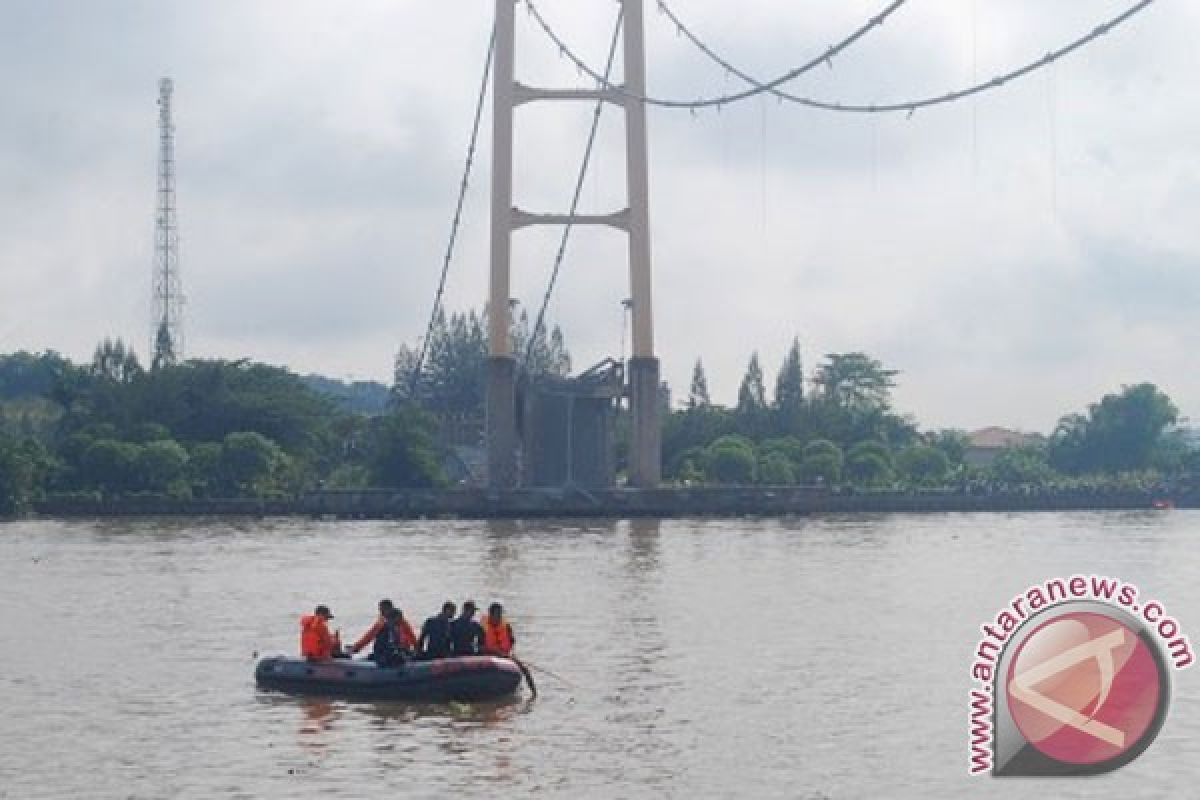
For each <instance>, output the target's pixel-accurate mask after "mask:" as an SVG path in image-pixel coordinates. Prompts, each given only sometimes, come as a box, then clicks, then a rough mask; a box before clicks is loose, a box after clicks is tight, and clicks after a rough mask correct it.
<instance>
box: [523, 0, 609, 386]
mask: <svg viewBox="0 0 1200 800" xmlns="http://www.w3.org/2000/svg"><path fill="white" fill-rule="evenodd" d="M624 16H625V7H624V6H621V7H620V8H619V9H618V10H617V23H616V27H614V28H613V35H612V43H611V44H610V45H609V46H608V60H607V61H606V62H605V64H604V81H605V82H606V83H607V82H608V79H609V76H610V75H611V74H612V68H613V61H614V59H615V58H616V55H617V42H618V41H619V40H620V38H621V21H622V19H623V18H624ZM603 110H604V100H597V101H596V107H595V108H594V109H593V110H592V128H591V130H590V131H589V132H588V138H587V146H586V147H584V150H583V162H582V163H581V164H580V165H579V176H578V177H577V178H576V180H575V194H574V195H573V196H572V197H571V210H570V211H569V212H567V215H568V216H569V217H573V216H575V212H576V211H577V210H578V209H579V198H580V196H581V195H582V194H583V183H584V179H585V178H586V177H587V171H588V166H589V164H590V163H591V160H592V150H593V149H594V148H595V145H596V132H597V131H598V130H599V128H600V114H601V112H603ZM573 227H574V226H573V225H572V223H570V222H568V223H567V224H566V225H564V226H563V231H562V238H561V239H559V242H558V252H557V253H556V254H555V256H554V269H553V270H551V272H550V281H549V283H548V284H547V286H546V294H545V296H544V297H543V298H542V307H541V308H540V309H538V314H537V320H536V321H535V322H534V324H533V331H532V333H531V334H530V336H529V341H528V342H527V343H526V345H525V359H524V361H523V362H522V368H523V369H524V370H525V371H528V370H529V361H530V359H531V358H532V357H533V346H534V344H535V343H536V342H537V338H538V334H539V333H541V330H542V327H543V326H544V324H545V320H546V308H547V306H549V305H550V295H551V293H553V292H554V285H555V283H556V282H557V281H558V273H559V270H560V269H561V268H562V263H563V258H564V257H565V256H566V252H567V240H568V239H570V237H571V230H572V228H573Z"/></svg>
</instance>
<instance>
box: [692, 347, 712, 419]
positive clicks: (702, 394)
mask: <svg viewBox="0 0 1200 800" xmlns="http://www.w3.org/2000/svg"><path fill="white" fill-rule="evenodd" d="M711 405H712V400H710V399H709V396H708V378H707V377H706V376H705V375H704V364H702V363H701V362H700V359H698V358H697V359H696V366H695V367H693V368H692V385H691V387H690V388H689V390H688V399H687V407H688V410H689V411H690V410H692V409H696V408H708V407H709V406H711Z"/></svg>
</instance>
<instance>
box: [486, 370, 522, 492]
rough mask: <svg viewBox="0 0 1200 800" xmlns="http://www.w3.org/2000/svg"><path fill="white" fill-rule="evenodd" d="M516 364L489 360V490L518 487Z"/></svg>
mask: <svg viewBox="0 0 1200 800" xmlns="http://www.w3.org/2000/svg"><path fill="white" fill-rule="evenodd" d="M516 375H517V360H516V359H515V358H513V357H512V356H490V357H489V358H488V360H487V466H488V486H490V487H492V488H493V489H514V488H516V486H517V384H516Z"/></svg>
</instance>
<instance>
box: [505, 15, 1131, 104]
mask: <svg viewBox="0 0 1200 800" xmlns="http://www.w3.org/2000/svg"><path fill="white" fill-rule="evenodd" d="M524 2H525V5H526V7H527V8H528V9H529V13H530V15H531V16H532V17H533V18H534V20H535V21H536V22H537V23H538V25H539V27H541V29H542V31H543V32H544V33H545V34H546V36H548V37H549V38H550V40H551V41H552V42H554V43H555V44H556V45H557V46H558V49H559V52H560V53H561V54H562V55H564V56H565V57H567V58H569V59H570V60H571V61H572V62H573V63H574V64H575V66H576V67H578V68H579V69H580V70H581V71H583V72H584V73H586V74H587V75H589V76H590V77H591V78H592V79H593V80H595V81H596V82H597V83H598V84H599V85H600V86H601V87H602V88H604V89H606V90H608V91H610V92H613V93H616V94H618V95H621V96H623V97H626V98H629V99H632V100H634V101H637V102H642V103H646V104H647V105H652V106H659V107H662V108H686V109H691V110H696V109H699V108H705V107H708V106H718V107H719V106H723V105H726V104H728V103H732V102H736V101H737V100H742V99H745V98H747V97H751V96H753V95H756V94H761V93H763V92H773V93H774V94H775V95H776V96H777V97H779V98H781V99H783V100H788V101H790V102H793V103H797V104H799V105H802V106H807V107H809V108H817V109H821V110H823V111H843V112H853V113H882V112H894V111H906V112H908V113H909V114H912V113H913V112H914V111H916V110H917V109H919V108H926V107H929V106H936V105H942V104H945V103H952V102H954V101H956V100H961V99H962V98H964V97H970V96H972V95H976V94H980V93H981V92H986V91H990V90H992V89H998V88H1000V87H1001V86H1003V85H1005V84H1006V83H1009V82H1010V81H1013V80H1016V79H1017V78H1022V77H1024V76H1025V75H1028V74H1029V73H1031V72H1034V71H1036V70H1039V69H1041V68H1043V67H1045V66H1048V65H1050V64H1053V63H1054V62H1055V61H1057V60H1059V59H1060V58H1063V57H1064V56H1066V55H1069V54H1070V53H1073V52H1074V51H1076V50H1078V49H1079V48H1081V47H1083V46H1085V45H1087V44H1089V43H1091V42H1092V41H1094V40H1096V39H1098V38H1100V37H1101V36H1103V35H1104V34H1106V33H1108V32H1109V31H1111V30H1112V29H1114V28H1116V27H1117V26H1119V25H1121V24H1122V23H1124V22H1126V21H1128V20H1129V19H1130V18H1131V17H1133V16H1134V15H1136V14H1138V13H1139V12H1141V11H1144V10H1145V9H1146V7H1148V6H1149V5H1151V4H1152V3H1153V2H1154V0H1141V2H1139V3H1136V4H1135V5H1133V6H1131V7H1130V8H1128V9H1127V10H1125V11H1124V12H1122V13H1121V14H1118V15H1117V16H1115V17H1113V18H1112V19H1110V20H1108V21H1107V22H1104V23H1103V24H1101V25H1097V26H1096V27H1095V28H1093V29H1092V30H1091V31H1090V32H1089V33H1087V34H1084V35H1083V36H1081V37H1079V38H1078V39H1075V40H1074V41H1072V42H1070V43H1069V44H1067V45H1064V46H1063V47H1060V48H1059V49H1057V50H1051V51H1050V52H1049V53H1047V54H1046V55H1044V56H1042V57H1041V58H1039V59H1036V60H1034V61H1030V62H1029V63H1027V64H1024V65H1022V66H1020V67H1018V68H1016V69H1014V70H1012V71H1010V72H1006V73H1004V74H1002V75H997V76H996V77H994V78H992V79H991V80H989V81H983V82H981V83H976V84H973V85H971V86H967V87H965V88H963V89H958V90H956V91H952V92H947V93H946V94H941V95H934V96H931V97H925V98H921V99H918V100H907V101H904V102H892V103H882V104H875V103H872V104H869V105H867V104H857V103H837V102H833V101H830V100H819V99H813V98H810V97H801V96H799V95H794V94H789V93H788V92H785V91H782V90H779V89H778V87H779V86H780V85H781V84H782V83H784V82H786V81H787V80H790V79H791V78H790V77H786V76H788V75H792V73H797V74H799V71H800V70H803V69H805V68H806V67H807V68H811V66H812V65H814V62H809V64H807V65H805V67H801V68H798V69H797V70H792V71H791V72H789V73H785V76H784V77H781V78H777V79H775V80H773V81H769V82H767V83H758V82H757V81H755V80H754V79H753V78H751V77H750V76H749V75H747V74H746V73H745V72H743V71H741V70H736V71H734V70H733V69H732V68H730V67H731V65H727V68H730V71H731V72H733V73H734V74H735V75H737V76H738V77H739V78H741V79H742V80H743V81H746V82H749V83H751V85H752V88H751V89H748V90H746V91H744V92H736V93H733V94H729V95H724V96H722V97H713V98H708V99H705V100H690V101H689V100H673V99H663V98H658V97H651V96H646V95H638V94H635V93H633V92H630V91H629V90H627V89H625V88H624V87H622V86H616V85H614V84H612V83H610V82H609V81H608V80H607V79H606V78H603V77H602V76H601V75H600V74H599V73H597V72H596V71H595V70H593V69H592V68H591V67H589V66H588V65H587V63H586V62H584V61H583V60H582V59H581V58H579V56H577V55H576V54H575V53H574V51H572V50H571V49H570V48H569V47H568V46H567V45H566V43H565V42H564V41H563V40H562V38H561V37H560V36H559V35H558V34H557V33H555V31H554V29H553V28H551V27H550V25H549V24H548V23H547V22H546V21H545V20H544V19H543V18H542V16H541V13H540V12H538V10H537V7H536V6H535V5H534V3H533V0H524ZM896 5H897V4H895V3H893V5H892V6H889V7H888V9H885V12H886V13H890V11H891V10H894V7H895V6H896ZM660 7H661V5H660ZM886 13H885V14H880V15H879V16H876V17H872V18H871V19H870V20H869V21H868V22H867V24H866V25H865V26H864V27H863V28H860V29H859V30H858V31H856V32H855V34H853V35H852V36H851V37H850V38H849V39H847V40H846V41H845V42H843V43H842V45H840V46H839V47H841V48H842V49H844V48H845V47H846V46H849V44H850V43H852V42H853V41H854V40H856V39H857V38H858V37H860V36H862V35H863V34H864V33H865V32H866V31H867V30H869V29H870V28H871V27H874V26H875V25H877V24H879V23H881V22H882V21H883V17H884V16H886ZM707 49H708V50H710V51H711V48H707ZM835 52H840V50H839V49H838V48H830V50H829V53H828V56H825V57H821V58H820V59H818V60H817V61H816V62H815V63H816V64H820V63H823V62H825V61H826V59H827V57H831V56H832V55H834V54H835ZM721 63H724V62H721Z"/></svg>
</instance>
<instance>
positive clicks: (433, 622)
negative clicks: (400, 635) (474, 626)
mask: <svg viewBox="0 0 1200 800" xmlns="http://www.w3.org/2000/svg"><path fill="white" fill-rule="evenodd" d="M454 611H455V608H454V603H451V602H450V601H449V600H447V601H446V602H445V603H443V604H442V613H440V614H438V615H437V616H435V617H430V618H429V619H427V620H425V624H424V625H422V626H421V638H420V641H419V644H420V650H421V656H420V657H421V658H423V659H425V660H430V659H434V658H449V657H450V656H452V655H454V645H453V643H452V640H451V638H450V623H451V622H453V621H454Z"/></svg>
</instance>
